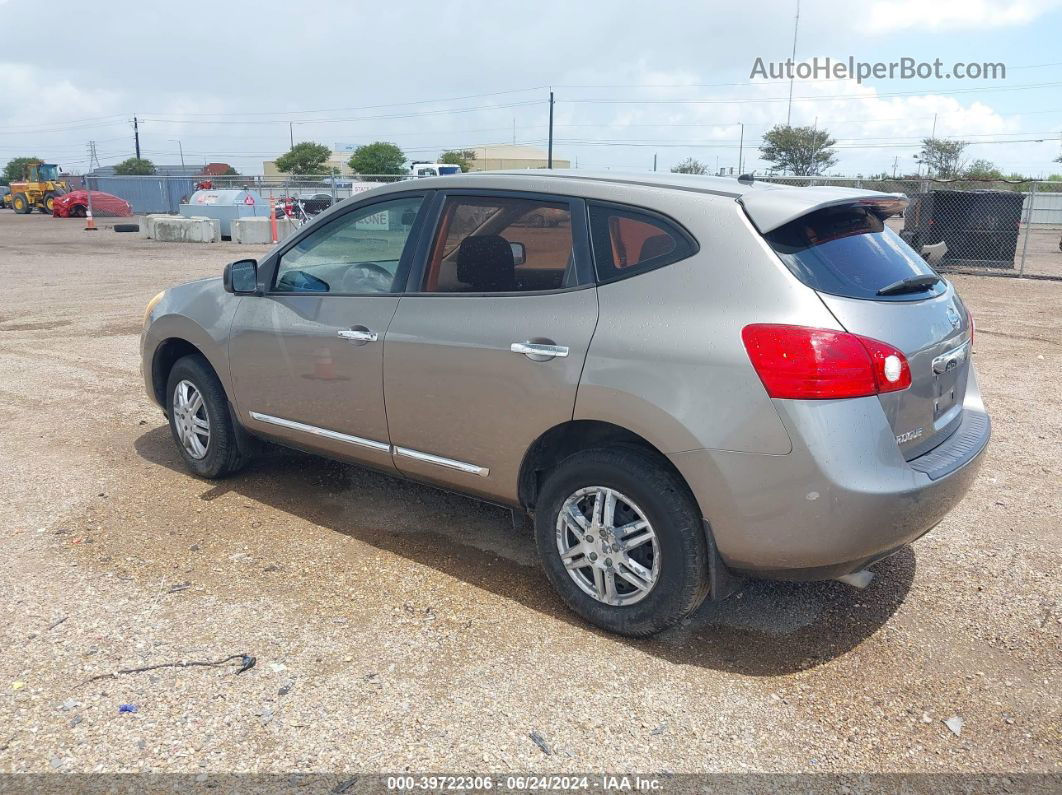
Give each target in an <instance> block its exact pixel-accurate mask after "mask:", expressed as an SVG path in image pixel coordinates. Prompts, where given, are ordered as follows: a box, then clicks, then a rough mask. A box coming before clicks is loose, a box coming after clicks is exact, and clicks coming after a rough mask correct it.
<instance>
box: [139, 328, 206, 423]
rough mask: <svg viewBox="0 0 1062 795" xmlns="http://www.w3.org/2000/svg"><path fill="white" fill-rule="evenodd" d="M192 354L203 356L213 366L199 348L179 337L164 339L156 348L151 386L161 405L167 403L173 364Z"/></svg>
mask: <svg viewBox="0 0 1062 795" xmlns="http://www.w3.org/2000/svg"><path fill="white" fill-rule="evenodd" d="M191 355H198V356H202V357H203V360H204V361H206V362H207V366H208V367H212V366H211V365H210V362H209V361H208V360H207V358H206V357H205V356H203V352H202V351H201V350H199V348H197V347H195V345H193V344H192V343H190V342H188V340H183V339H180V338H179V337H171V338H170V339H167V340H163V341H162V343H161V344H160V345H159V346H158V347H157V348H156V349H155V356H154V358H153V359H152V362H151V387H152V389H153V390H154V391H155V399H156V400H157V401H158V403H159V405H160V406H165V405H166V382H167V381H168V380H169V378H170V370H172V369H173V365H174V364H176V363H177V360H178V359H181V358H183V357H185V356H191Z"/></svg>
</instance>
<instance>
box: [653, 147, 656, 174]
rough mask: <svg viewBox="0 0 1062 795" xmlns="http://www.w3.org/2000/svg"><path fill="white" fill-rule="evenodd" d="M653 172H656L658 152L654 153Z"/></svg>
mask: <svg viewBox="0 0 1062 795" xmlns="http://www.w3.org/2000/svg"><path fill="white" fill-rule="evenodd" d="M653 171H656V152H653Z"/></svg>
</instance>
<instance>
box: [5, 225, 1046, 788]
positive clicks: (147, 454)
mask: <svg viewBox="0 0 1062 795" xmlns="http://www.w3.org/2000/svg"><path fill="white" fill-rule="evenodd" d="M81 227H82V223H81V222H79V221H77V220H56V219H52V218H49V217H46V216H42V215H34V216H16V215H14V214H13V213H10V212H0V273H2V275H3V284H4V290H3V294H2V297H0V454H2V456H3V462H4V464H5V467H4V468H5V474H4V478H3V480H2V486H0V539H2V543H3V547H2V554H3V558H2V563H0V771H9V772H16V771H36V772H47V771H54V770H58V771H64V772H72V771H82V772H88V771H119V770H121V771H181V772H190V773H199V772H203V771H205V772H222V771H254V772H272V771H291V770H307V771H337V770H342V771H354V772H356V771H403V770H414V771H424V770H437V771H439V770H441V771H450V772H463V773H468V772H474V771H495V772H497V771H507V770H522V771H537V772H545V771H557V772H570V771H632V770H635V771H646V772H650V771H675V772H680V771H689V772H703V771H729V772H742V771H753V770H754V771H776V772H797V771H818V772H839V771H846V772H851V771H863V772H874V771H926V772H953V771H971V772H973V771H976V772H984V771H995V772H1018V771H1036V772H1054V773H1059V772H1062V764H1060V759H1062V728H1060V727H1062V709H1060V706H1062V696H1060V694H1062V688H1060V687H1059V681H1060V679H1059V663H1060V659H1062V655H1060V635H1062V599H1060V595H1062V588H1060V586H1059V579H1058V572H1059V571H1060V564H1062V551H1060V550H1062V544H1060V541H1062V393H1060V389H1059V375H1060V373H1062V283H1058V282H1048V281H1019V280H1015V279H998V278H978V277H973V276H959V277H956V278H955V281H956V283H957V284H958V286H959V288H960V290H961V291H962V293H963V295H964V297H965V298H966V299H967V301H968V302H969V303H970V305H971V307H972V309H973V311H974V315H975V317H976V319H977V327H978V331H977V352H976V362H977V366H978V369H979V371H980V376H981V381H982V387H983V390H984V392H985V399H986V402H987V404H988V405H989V408H990V410H991V412H992V414H993V420H994V423H995V436H994V440H993V443H992V446H991V448H990V451H989V453H988V457H987V460H986V462H985V465H984V467H983V468H982V471H981V476H980V478H979V480H978V482H977V484H976V485H975V487H974V489H973V490H972V492H971V493H970V494H969V495H968V496H967V498H966V500H965V501H964V502H963V503H962V504H961V505H960V506H959V508H958V509H957V510H955V511H954V512H953V513H952V514H951V515H950V516H949V517H948V518H947V519H946V520H945V521H944V522H943V523H942V524H941V525H940V526H939V527H937V528H936V530H935V531H933V532H932V533H931V534H929V535H928V536H927V537H925V538H924V539H922V540H921V541H919V542H918V543H917V544H915V545H914V546H913V548H910V549H905V550H903V551H902V552H901V553H899V554H898V555H896V556H895V557H893V558H892V559H890V560H888V561H886V562H884V563H882V564H880V565H879V566H878V567H877V571H878V573H879V576H878V577H877V578H876V580H875V582H874V583H873V584H872V585H871V587H870V588H869V589H867V590H866V591H863V592H859V591H856V590H853V589H851V588H849V587H847V586H844V585H841V584H839V583H820V584H808V585H790V584H777V583H763V582H760V583H752V584H750V585H749V586H748V587H747V588H746V589H745V590H744V591H743V592H742V593H741V594H740V595H739V596H737V597H735V598H732V599H730V600H729V601H727V602H724V603H721V604H705V605H704V606H703V607H702V608H701V609H700V610H699V611H698V612H697V613H696V615H695V616H694V617H693V618H692V619H691V620H690V621H688V622H687V623H685V624H684V625H682V626H681V627H679V628H677V629H675V630H672V631H670V632H668V633H666V634H664V635H662V636H660V637H657V638H655V639H653V640H650V641H637V642H632V641H628V640H624V639H621V638H617V637H612V636H609V635H606V634H604V633H601V632H598V631H595V630H593V629H591V628H589V627H588V626H586V625H584V624H582V623H581V622H580V621H579V620H578V619H576V618H574V617H573V616H571V615H570V614H569V613H568V612H566V611H565V610H564V608H563V607H562V606H561V605H560V604H559V602H558V600H557V599H555V598H554V597H553V595H552V593H551V591H550V589H549V587H548V585H547V583H546V581H545V578H544V576H543V575H542V574H541V572H540V571H539V569H538V567H537V563H536V561H535V552H534V547H533V544H532V542H531V540H530V538H528V537H526V536H524V535H523V534H521V533H519V532H517V531H514V530H513V529H512V528H511V524H510V519H509V514H508V512H507V511H505V510H502V509H500V508H496V507H493V506H489V505H484V504H481V503H477V502H474V501H471V500H468V499H464V498H462V497H458V496H454V495H449V494H445V493H442V492H439V491H436V490H433V489H431V488H427V487H423V486H418V485H411V484H408V483H403V482H400V481H396V480H393V479H390V478H388V477H385V476H381V475H376V474H372V473H369V472H366V471H362V470H359V469H357V468H355V467H350V466H344V465H339V464H334V463H328V462H325V461H321V460H318V459H315V458H311V457H309V456H304V455H300V454H296V453H290V452H283V451H276V452H273V453H270V454H269V455H267V456H265V457H264V458H262V459H261V460H259V461H257V462H256V463H255V464H254V465H253V466H252V467H250V468H249V469H248V470H247V471H246V472H245V473H243V474H241V475H240V476H238V477H236V478H234V479H232V480H228V481H224V482H218V483H212V482H206V481H202V480H198V479H196V478H193V477H190V476H189V475H187V474H185V472H184V471H183V469H182V468H181V466H180V463H179V459H178V456H177V453H176V450H175V448H174V446H173V443H172V440H171V439H170V436H169V431H168V429H167V428H166V426H165V424H164V419H163V417H162V414H161V413H160V412H159V410H158V409H157V408H156V407H154V406H153V405H152V404H151V403H149V402H148V399H147V398H146V397H145V395H144V393H143V386H142V382H141V379H140V376H139V373H138V353H137V343H138V334H139V332H140V327H141V322H142V321H141V318H142V313H143V308H144V305H145V304H146V302H147V300H148V299H149V298H150V297H151V296H152V295H153V294H154V293H156V292H157V291H158V290H159V289H161V288H163V287H166V286H168V285H172V284H176V283H179V282H182V281H186V280H189V279H192V278H197V277H201V276H208V275H213V274H219V273H220V272H221V267H222V265H223V264H224V263H225V262H227V261H229V260H232V259H236V258H237V257H239V256H245V255H249V256H255V255H258V254H260V253H262V252H263V251H264V249H256V248H253V247H241V246H235V245H233V244H229V243H223V244H216V245H181V244H167V243H156V242H154V241H148V240H143V239H139V238H138V237H136V236H134V235H128V234H124V235H121V234H115V233H114V232H113V231H112V230H111V229H110V228H109V225H108V224H107V223H106V222H105V223H104V224H103V228H102V229H101V230H100V231H98V232H96V233H86V232H84V231H82V229H81ZM1056 253H1057V252H1056ZM1057 256H1059V257H1062V254H1057ZM242 654H251V655H254V656H255V657H256V658H257V665H256V666H255V667H254V668H252V669H251V670H249V671H247V672H245V673H242V674H240V675H235V673H234V672H235V671H236V670H237V668H238V667H239V664H240V660H239V659H233V660H229V661H228V662H225V663H223V664H221V665H217V666H199V667H181V668H174V667H170V668H159V669H156V670H152V671H147V672H141V673H130V674H122V675H118V676H116V677H113V678H104V679H100V680H96V681H93V682H89V683H85V680H87V679H89V678H90V677H93V676H96V675H99V674H108V673H111V672H114V671H117V670H119V669H128V668H136V667H141V666H149V665H157V664H162V663H175V662H179V661H191V660H198V661H216V660H220V659H223V658H227V657H230V656H231V655H242ZM122 704H135V705H136V707H137V710H138V711H137V712H136V713H135V714H122V713H120V712H119V705H122ZM953 716H958V717H960V718H961V719H962V721H963V725H962V730H961V735H960V736H956V735H955V734H954V733H953V732H952V731H950V730H949V728H948V727H947V726H945V724H944V723H943V721H944V720H945V719H948V718H951V717H953ZM532 732H537V733H538V735H539V736H540V738H541V739H542V740H543V743H542V745H544V746H545V749H548V751H549V753H547V752H546V750H544V749H543V748H542V747H540V745H539V744H537V743H536V742H535V741H533V740H532V739H531V737H530V735H531V733H532Z"/></svg>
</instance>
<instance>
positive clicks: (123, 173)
mask: <svg viewBox="0 0 1062 795" xmlns="http://www.w3.org/2000/svg"><path fill="white" fill-rule="evenodd" d="M114 173H115V174H117V175H118V176H120V177H145V176H150V175H151V174H154V173H155V164H154V163H152V162H151V161H150V160H145V159H143V158H141V157H130V158H129V159H128V160H123V161H122V162H121V163H119V164H118V165H116V166H115V167H114Z"/></svg>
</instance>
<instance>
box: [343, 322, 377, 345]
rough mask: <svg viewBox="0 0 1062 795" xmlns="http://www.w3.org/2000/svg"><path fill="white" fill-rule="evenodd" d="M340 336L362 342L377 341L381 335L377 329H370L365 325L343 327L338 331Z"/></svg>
mask: <svg viewBox="0 0 1062 795" xmlns="http://www.w3.org/2000/svg"><path fill="white" fill-rule="evenodd" d="M336 333H337V334H338V335H339V336H340V337H342V338H343V339H345V340H350V341H351V342H360V343H362V344H364V343H366V342H376V340H378V339H379V338H380V335H379V334H377V333H376V332H375V331H370V330H369V329H367V328H365V326H353V327H351V328H341V329H340V330H339V331H337V332H336Z"/></svg>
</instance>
